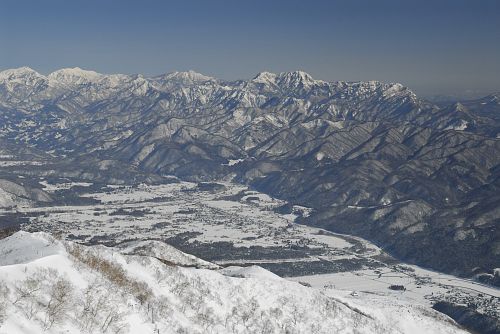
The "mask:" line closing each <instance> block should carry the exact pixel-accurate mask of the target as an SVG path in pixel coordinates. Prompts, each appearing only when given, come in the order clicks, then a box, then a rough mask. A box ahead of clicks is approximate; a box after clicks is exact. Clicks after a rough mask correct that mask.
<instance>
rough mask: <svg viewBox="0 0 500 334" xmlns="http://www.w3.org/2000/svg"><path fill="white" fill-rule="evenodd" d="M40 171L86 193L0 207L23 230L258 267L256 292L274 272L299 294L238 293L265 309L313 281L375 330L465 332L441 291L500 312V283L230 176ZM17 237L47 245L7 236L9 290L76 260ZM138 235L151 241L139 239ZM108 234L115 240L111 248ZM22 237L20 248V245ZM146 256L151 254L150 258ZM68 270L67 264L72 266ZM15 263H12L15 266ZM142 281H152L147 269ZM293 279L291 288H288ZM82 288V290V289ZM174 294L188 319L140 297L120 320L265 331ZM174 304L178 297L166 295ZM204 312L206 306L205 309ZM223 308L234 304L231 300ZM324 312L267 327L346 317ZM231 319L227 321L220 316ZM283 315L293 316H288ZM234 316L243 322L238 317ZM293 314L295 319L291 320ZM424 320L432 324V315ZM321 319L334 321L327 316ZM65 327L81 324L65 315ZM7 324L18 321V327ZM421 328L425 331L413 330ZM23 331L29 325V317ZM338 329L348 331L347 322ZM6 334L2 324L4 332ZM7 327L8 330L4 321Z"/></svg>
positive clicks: (208, 265) (229, 269)
mask: <svg viewBox="0 0 500 334" xmlns="http://www.w3.org/2000/svg"><path fill="white" fill-rule="evenodd" d="M39 182H40V185H41V186H42V187H43V190H44V191H46V192H47V193H48V194H51V195H57V194H58V193H59V192H62V193H64V194H70V193H71V194H72V195H71V196H76V197H79V198H81V199H82V201H83V200H86V201H88V203H86V204H82V205H67V204H66V205H60V204H58V203H53V205H51V206H18V207H16V208H15V209H4V210H3V211H1V212H0V215H6V216H8V215H14V214H15V215H16V216H18V217H22V218H23V219H24V220H23V221H24V223H22V225H21V227H22V229H23V230H25V231H29V232H34V233H36V232H37V231H42V232H50V233H52V234H53V235H56V236H57V237H58V238H60V239H62V240H72V241H71V242H77V243H78V244H83V245H87V247H91V248H89V249H92V252H94V251H96V252H101V251H102V252H104V253H103V254H108V257H106V258H108V259H109V258H110V259H114V258H115V256H118V257H120V258H121V257H122V256H123V255H111V257H109V254H118V253H119V254H129V255H130V256H132V257H133V258H134V259H136V257H137V256H138V255H140V256H152V257H154V258H156V259H163V263H167V264H168V265H172V264H175V267H176V268H177V269H176V270H179V271H180V272H184V271H186V272H188V273H190V275H191V274H193V275H195V276H196V277H199V278H197V279H200V280H205V279H210V280H213V279H215V280H217V279H218V278H217V277H222V278H220V279H221V280H232V279H229V278H227V276H237V277H240V276H250V277H252V278H251V279H253V280H257V281H258V282H257V283H255V284H261V285H262V287H261V288H255V287H253V286H252V287H251V288H250V286H246V285H245V286H246V287H247V288H248V289H249V290H251V291H252V293H253V292H255V293H257V292H258V293H261V294H262V295H263V296H270V295H272V296H275V295H276V293H274V292H270V291H269V290H266V289H267V288H268V287H269V284H268V283H267V280H268V279H270V278H272V281H273V282H274V284H276V285H277V287H276V289H277V290H280V291H282V290H283V291H284V290H286V291H287V292H290V293H291V295H288V296H286V298H285V299H283V300H280V301H277V300H274V301H270V300H268V299H267V298H264V297H262V296H261V297H255V296H254V295H251V296H249V295H248V293H250V292H249V291H243V292H242V293H244V294H246V295H245V296H244V297H241V298H242V299H241V300H244V301H245V302H243V301H241V302H242V303H243V304H245V303H246V302H248V301H250V300H251V299H252V297H255V298H257V300H258V305H259V306H258V310H259V311H258V312H262V311H263V310H265V307H264V306H263V305H267V306H268V307H269V309H267V311H268V312H271V311H270V309H271V308H273V307H278V308H280V309H281V312H285V313H286V311H285V309H286V307H283V306H282V305H281V303H282V302H283V301H284V300H288V299H290V298H291V299H293V300H294V298H296V299H300V300H301V301H304V300H307V298H303V297H301V294H302V291H306V295H309V294H310V293H312V294H313V295H315V296H322V297H321V298H332V300H334V301H336V302H339V303H345V304H347V305H349V306H350V307H352V308H354V309H356V310H360V311H361V312H362V313H363V314H365V315H366V314H367V315H369V318H370V319H372V320H373V321H375V323H377V324H376V325H373V326H375V327H370V326H372V325H367V326H368V327H366V328H365V327H362V326H361V327H359V332H367V333H377V332H384V333H386V332H387V333H389V332H390V331H391V330H392V331H394V332H401V333H427V332H429V333H445V332H446V331H444V330H448V331H449V332H451V333H453V332H455V331H458V329H457V328H456V327H455V325H452V323H449V322H447V321H450V320H447V321H444V320H443V319H447V318H446V317H444V316H443V315H440V316H438V315H437V313H436V312H435V311H434V310H432V308H431V307H432V305H433V304H434V303H435V302H437V301H452V302H455V303H459V304H464V305H467V304H468V303H471V302H474V303H475V304H476V306H477V309H478V311H480V312H483V313H486V314H489V315H491V316H493V317H498V315H499V314H500V308H499V305H500V303H499V301H500V290H498V289H496V288H494V287H491V286H487V285H483V284H480V283H478V282H476V281H473V280H468V279H461V278H458V277H455V276H451V275H445V274H441V273H437V272H433V271H428V270H425V269H422V268H420V267H417V266H413V265H409V264H405V263H401V262H400V261H397V260H395V259H393V258H392V257H390V256H389V255H388V254H386V253H385V252H383V251H382V250H381V249H380V248H379V247H377V246H375V245H373V244H371V243H369V242H368V241H366V240H363V239H361V238H357V237H352V236H347V235H340V234H334V233H331V232H328V231H325V230H322V229H318V228H314V227H310V226H304V225H300V224H297V223H295V220H296V218H297V217H299V216H304V215H309V214H310V213H311V210H310V209H308V208H305V207H300V206H292V205H289V204H288V203H286V202H285V201H282V200H278V199H275V198H272V197H270V196H268V195H265V194H262V193H259V192H257V191H254V190H251V189H249V188H248V187H247V186H243V185H239V184H236V183H232V182H229V181H227V182H217V183H215V182H213V183H192V182H183V181H179V180H177V179H175V178H172V179H171V182H170V183H166V184H157V185H146V184H138V185H136V186H124V185H107V184H92V183H81V182H69V180H58V181H56V180H47V179H40V181H39ZM26 220H27V222H26ZM13 237H14V238H20V239H22V240H24V239H25V238H28V239H29V240H32V239H33V238H35V239H36V240H38V239H40V240H42V241H41V244H37V242H34V241H33V240H35V239H33V240H32V241H30V242H28V244H29V245H30V246H28V249H30V250H31V253H30V252H28V253H27V254H26V250H24V251H21V250H23V249H24V248H23V247H25V246H22V242H24V241H20V245H21V246H15V245H14V244H15V242H12V241H11V242H10V243H9V244H8V245H7V246H4V247H3V248H1V247H0V254H1V258H2V259H3V260H0V264H1V265H2V266H3V267H2V270H3V271H2V274H1V276H0V277H4V274H5V277H6V280H7V281H9V282H10V283H8V285H9V284H10V287H9V291H11V290H12V291H15V290H16V288H15V286H13V284H14V285H15V282H14V281H13V280H14V279H15V280H18V279H21V280H22V279H26V277H28V276H29V275H30V273H33V272H35V271H36V270H35V269H34V268H31V267H32V266H33V267H44V266H45V264H47V267H51V266H53V265H55V264H54V263H52V262H51V261H56V263H59V262H60V263H66V264H68V266H70V267H71V266H74V265H75V259H74V258H73V257H72V255H71V253H68V252H67V245H68V243H67V242H63V243H62V244H61V243H60V242H59V241H51V242H52V244H57V245H58V246H57V247H56V246H54V247H55V248H54V247H53V246H50V245H49V246H47V245H48V244H51V242H48V241H43V240H46V239H47V238H48V239H50V237H48V236H46V235H44V234H34V235H31V234H27V233H24V232H23V233H21V234H19V235H17V234H15V235H14V236H13ZM37 238H38V239H37ZM4 240H7V239H4ZM51 240H52V239H51ZM1 242H3V241H0V243H1ZM141 243H145V244H143V245H140V244H141ZM70 244H71V243H70ZM167 244H168V245H167ZM43 245H45V246H43ZM61 245H63V246H61ZM64 245H66V246H64ZM102 245H106V246H108V247H112V248H104V247H103V246H102ZM169 245H170V246H169ZM172 246H173V247H172ZM16 247H17V252H18V253H16ZM174 247H175V248H174ZM176 248H177V249H180V250H182V251H184V252H186V253H189V254H193V255H195V256H196V257H193V256H192V255H191V256H187V255H182V256H180V255H179V254H183V253H181V252H180V251H177V250H176ZM85 249H86V248H85ZM94 249H95V250H94ZM113 252H114V253H113ZM16 254H22V255H16ZM134 254H135V255H134ZM58 256H59V257H61V256H62V257H63V258H64V259H63V260H61V261H58V260H56V259H57V257H58ZM103 256H104V255H103ZM134 256H135V257H134ZM198 258H202V259H203V260H199V259H198ZM129 261H131V260H123V259H122V260H120V261H119V263H120V264H122V265H124V264H125V263H128V262H129ZM141 261H146V260H144V259H142V260H141ZM151 261H153V262H154V263H155V264H154V266H153V267H154V268H156V267H157V266H159V265H160V264H159V263H157V262H155V260H151V259H149V260H147V261H146V262H147V264H144V263H142V265H145V266H146V267H147V266H149V265H150V264H151V263H153V262H151ZM205 261H208V262H205ZM76 262H78V261H76ZM39 263H42V264H43V265H40V264H39ZM16 266H17V267H16ZM16 268H17V269H16ZM19 268H26V269H19ZM166 268H168V270H173V269H172V267H168V266H167V267H166ZM196 268H199V269H196ZM203 268H204V269H203ZM262 268H264V269H262ZM23 270H24V274H23V275H21V273H20V272H22V271H23ZM61 270H63V271H66V272H68V271H70V269H68V268H65V269H61ZM127 270H128V269H127ZM148 270H149V271H152V270H153V269H151V268H148V269H141V270H138V272H141V273H142V272H147V271H148ZM154 270H156V269H154ZM267 270H269V271H267ZM10 272H12V274H9V273H10ZM271 272H272V273H271ZM16 273H17V274H16ZM273 273H274V274H273ZM94 274H95V273H94ZM75 275H76V276H75ZM79 275H82V273H74V277H80V276H79ZM133 275H137V272H136V273H131V274H130V276H131V277H135V276H133ZM141 275H142V274H141ZM200 275H201V276H200ZM203 275H209V276H206V277H205V276H203ZM212 275H215V277H216V278H213V276H212ZM221 275H222V276H221ZM279 276H281V277H284V279H281V278H279ZM8 277H11V278H8ZM72 277H73V276H72ZM78 279H80V280H81V281H76V283H78V282H80V283H78V284H77V285H78V286H79V287H80V288H81V286H87V285H88V284H89V283H88V282H89V279H88V277H87V278H78ZM92 279H94V277H93V278H92ZM190 279H191V278H190ZM145 280H146V281H147V282H150V281H151V280H150V278H147V279H145ZM188 281H189V280H188ZM235 281H238V279H235ZM83 282H85V283H83ZM276 282H279V283H276ZM73 283H75V282H73ZM82 284H83V285H82ZM155 284H156V283H155ZM289 284H292V286H293V287H294V288H292V289H290V288H288V285H289ZM238 286H240V285H238ZM285 286H286V287H285ZM240 287H241V286H240ZM394 287H402V289H401V290H400V289H398V288H396V289H394ZM150 288H151V290H152V291H154V292H155V296H156V295H157V294H159V295H161V294H162V293H163V292H161V291H163V290H162V289H161V288H160V287H158V286H156V285H154V286H153V287H150ZM82 289H83V288H82ZM206 289H207V291H211V292H210V293H208V292H207V295H206V296H205V295H204V296H203V297H201V296H198V297H197V298H208V299H207V300H204V302H206V303H207V305H209V306H211V307H212V308H215V309H217V310H219V309H218V307H215V306H214V304H213V303H214V300H219V301H221V300H222V303H223V304H224V305H225V306H224V307H226V308H227V307H229V306H227V305H233V307H238V305H237V304H234V303H233V301H234V299H232V298H233V297H234V296H233V295H231V296H233V297H228V298H229V299H228V300H224V298H225V297H221V296H218V297H217V298H218V299H217V298H216V297H214V296H212V295H211V293H214V291H219V290H220V287H215V286H212V285H211V286H209V287H206ZM212 289H213V291H212ZM235 289H236V288H235ZM259 289H263V290H259ZM12 291H11V292H12ZM82 291H84V290H82ZM82 291H80V292H81V293H83V292H82ZM238 291H239V288H238ZM297 291H300V292H297ZM292 292H293V293H292ZM233 294H234V293H233ZM292 295H293V296H292ZM10 298H12V297H10ZM40 298H41V297H40ZM44 298H45V297H44ZM211 298H215V299H214V300H212V299H211ZM234 298H235V297H234ZM259 298H261V299H259ZM311 298H313V297H311ZM314 298H316V297H314ZM318 298H319V297H318ZM9 300H11V299H8V301H9ZM236 300H237V299H236ZM310 301H311V299H309V302H308V303H309V304H310ZM297 302H298V301H297ZM117 303H120V304H121V303H123V304H124V305H128V306H130V305H129V304H130V300H128V301H127V298H125V299H122V300H121V301H117ZM177 303H178V304H177V306H178V307H180V309H178V310H177V311H178V312H179V317H181V318H182V319H183V320H179V319H181V318H178V319H177V318H176V319H177V320H172V317H169V319H171V321H174V322H175V321H179V322H178V323H173V322H162V321H160V320H158V319H156V320H155V321H154V323H151V322H150V321H149V322H148V320H147V319H148V318H147V316H148V315H147V312H145V313H144V310H143V309H142V308H141V307H139V306H137V305H136V306H134V307H132V308H130V309H129V308H126V309H125V310H124V311H123V312H125V314H129V315H128V316H127V317H131V318H127V319H126V320H124V323H129V324H130V323H131V324H133V326H139V327H137V329H135V328H136V327H132V329H134V330H132V331H131V333H134V332H137V331H138V330H139V328H144V329H141V332H143V330H144V332H148V331H150V332H152V333H154V330H155V329H160V327H161V330H160V333H163V332H165V333H168V332H169V331H170V332H175V330H177V329H180V328H183V326H185V327H186V326H187V327H186V328H196V330H197V331H198V332H208V333H210V332H212V333H222V332H248V333H255V332H265V330H264V329H262V328H260V327H259V328H257V327H248V326H247V325H242V326H240V325H241V324H240V325H231V326H232V327H230V328H228V327H225V326H228V325H227V322H226V319H227V317H230V316H229V315H228V313H224V312H222V313H218V312H216V314H212V312H214V310H210V308H209V309H208V311H207V312H210V313H211V315H210V316H213V317H214V319H216V320H214V319H212V320H210V321H214V322H215V323H216V325H213V324H211V325H207V324H205V325H202V324H196V321H198V320H196V321H195V320H193V319H195V318H194V317H196V319H199V317H202V318H203V317H205V315H200V314H197V313H196V312H194V311H192V312H194V313H191V318H189V319H187V320H186V314H185V312H186V311H185V310H186V309H187V306H185V305H184V306H182V305H181V304H182V303H183V301H178V302H177ZM7 304H8V303H7ZM245 305H246V304H245ZM128 306H127V307H128ZM267 306H266V307H267ZM169 307H174V306H173V305H170V306H169ZM293 307H295V306H293ZM304 307H305V306H304ZM321 307H323V306H321ZM262 308H264V309H262ZM9 309H11V311H12V312H14V313H12V314H16V315H15V316H16V317H20V316H22V314H20V313H19V312H20V309H19V307H16V306H15V305H14V304H12V308H11V307H9ZM179 310H180V311H179ZM182 310H184V311H182ZM205 311H206V310H203V312H205ZM127 312H128V313H127ZM141 312H142V313H141ZM169 312H170V311H169ZM172 312H173V311H172ZM227 312H229V313H230V312H232V311H230V310H229V309H228V310H227ZM249 312H250V311H249ZM254 312H257V311H255V310H253V311H251V312H250V313H252V314H254ZM290 312H291V311H290ZM304 312H305V311H304ZM317 312H318V310H311V315H308V316H307V317H305V318H304V319H303V320H300V321H297V319H295V320H293V319H292V318H286V317H287V316H285V315H283V317H284V318H283V319H284V320H283V321H282V322H279V321H278V322H275V321H273V322H272V326H275V327H272V328H271V329H268V330H269V333H275V332H286V330H287V328H288V330H289V331H288V332H290V333H314V331H315V330H316V332H318V333H331V330H330V331H329V329H331V328H341V327H342V325H338V324H335V322H332V323H328V324H326V323H324V322H323V321H319V320H318V319H316V318H314V317H315V315H313V314H312V313H314V314H316V315H317V314H318V313H317ZM306 313H307V312H306ZM40 314H43V310H42V311H40ZM130 314H133V315H130ZM180 314H182V316H181V315H180ZM255 314H256V313H255ZM255 314H254V315H255ZM269 314H270V313H268V315H269ZM74 316H75V315H74V314H73V315H69V317H70V318H71V317H74ZM260 316H261V315H259V317H260ZM40 317H41V315H40V316H39V319H38V320H37V321H38V322H37V321H35V320H34V321H33V322H29V323H30V325H29V326H33V327H30V328H32V329H30V330H32V332H35V333H36V330H38V329H39V327H37V326H44V324H43V320H42V319H41V318H40ZM273 317H274V315H273ZM308 317H310V318H308ZM435 317H437V318H435ZM223 318H224V321H222V320H221V319H223ZM285 318H286V319H292V320H285ZM362 318H363V317H362ZM6 319H7V320H8V321H7V322H6V325H5V326H13V324H12V323H13V322H18V320H13V319H14V318H12V317H9V316H7V318H6ZM9 319H11V322H9ZM68 319H69V318H68ZM217 319H218V320H217ZM262 319H264V318H262ZM422 319H424V320H425V321H424V320H422ZM153 320H154V319H153ZM264 320H265V319H264ZM264 320H259V321H258V322H259V324H260V325H262V324H263V321H264ZM169 321H170V320H169ZM186 321H188V322H186ZM189 321H191V322H189ZM207 321H208V320H207ZM231 321H234V322H236V320H234V319H233V320H231ZM287 321H289V323H288V325H287V324H286V323H287ZM356 321H357V320H356ZM422 321H423V322H422ZM223 322H224V323H225V324H224V325H223V324H222V323H223ZM369 322H370V321H369ZM421 322H422V323H421ZM9 323H10V325H9ZM68 323H71V321H69V322H68ZM425 323H427V324H428V325H424V324H425ZM438 323H439V324H438ZM290 324H293V325H290ZM367 324H368V323H367ZM444 324H447V325H448V326H450V327H449V328H448V327H447V329H442V327H441V326H444ZM260 325H259V326H260ZM323 325H325V326H326V327H321V326H323ZM64 326H73V325H68V324H67V323H66V325H64ZM140 326H145V327H140ZM162 326H163V327H162ZM192 326H194V327H192ZM203 326H209V327H203ZM214 326H215V327H214ZM234 326H236V327H234ZM238 326H240V327H238ZM252 326H254V325H252ZM255 326H257V325H255ZM276 326H278V327H276ZM279 326H281V327H279ZM283 326H285V327H283ZM286 326H288V327H286ZM315 326H316V327H315ZM318 326H319V327H318ZM335 326H340V327H335ZM349 326H350V325H349ZM377 326H378V327H377ZM380 326H381V327H380ZM412 326H413V327H412ZM415 326H417V327H415ZM418 326H420V327H418ZM425 326H427V327H425ZM6 328H9V330H13V329H11V328H12V327H6ZM54 328H59V327H57V326H56V327H54ZM61 328H62V327H61ZM146 328H147V329H146ZM346 328H349V329H348V330H347V329H346V332H347V333H348V332H355V330H354V329H355V328H356V330H357V329H358V327H346ZM417 328H419V329H420V331H417ZM438 329H439V330H438ZM25 330H28V327H26V329H25ZM58 330H59V329H58ZM72 330H76V329H75V328H73V329H72ZM78 330H81V329H78ZM21 332H22V331H21ZM190 332H193V331H190ZM194 332H196V331H194ZM339 332H341V331H340V329H339ZM0 333H2V334H3V332H1V331H0ZM7 333H11V332H10V331H7ZM14 333H15V332H14Z"/></svg>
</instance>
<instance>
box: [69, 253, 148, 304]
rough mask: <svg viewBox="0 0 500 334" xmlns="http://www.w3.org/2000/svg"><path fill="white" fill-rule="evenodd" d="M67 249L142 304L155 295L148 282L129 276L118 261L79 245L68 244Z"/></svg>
mask: <svg viewBox="0 0 500 334" xmlns="http://www.w3.org/2000/svg"><path fill="white" fill-rule="evenodd" d="M67 249H68V252H69V253H70V254H71V255H72V256H73V257H74V258H75V259H77V260H78V261H79V262H81V263H83V264H85V265H86V266H87V267H89V268H90V269H91V270H94V271H97V272H99V273H100V274H101V275H103V276H104V278H106V279H107V280H109V281H110V282H112V283H114V284H116V285H117V286H119V287H121V288H123V289H124V290H125V291H127V292H129V293H131V294H132V295H133V296H134V297H135V298H137V300H138V301H139V302H140V303H141V304H144V303H145V302H147V301H149V300H150V299H151V297H152V296H153V293H152V291H151V289H150V288H149V287H148V286H147V284H146V283H144V282H139V281H136V280H133V279H131V278H129V277H128V276H127V274H126V272H125V270H124V269H123V268H122V266H120V265H119V264H118V263H113V262H111V261H108V260H106V259H104V258H103V257H102V256H100V255H99V254H95V253H92V252H89V251H85V250H84V249H83V248H82V247H81V246H79V245H72V246H68V247H67Z"/></svg>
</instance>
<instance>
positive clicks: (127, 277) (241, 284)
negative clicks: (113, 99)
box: [0, 232, 463, 334]
mask: <svg viewBox="0 0 500 334" xmlns="http://www.w3.org/2000/svg"><path fill="white" fill-rule="evenodd" d="M138 247H139V246H138ZM147 248H148V247H145V246H144V245H141V246H140V249H141V250H142V251H141V253H142V252H143V251H145V250H146V249H147ZM133 249H134V246H130V247H128V248H127V253H129V252H131V251H133ZM164 250H165V251H168V250H170V251H172V253H173V256H172V257H169V255H168V253H163V255H162V256H163V257H164V259H165V260H167V261H169V262H171V263H169V264H165V263H163V262H161V261H159V260H158V259H156V258H155V257H156V256H158V254H155V257H148V256H144V254H142V255H123V254H122V253H120V252H118V251H116V250H114V249H110V248H105V247H83V246H79V245H76V244H73V243H69V242H61V241H58V240H56V239H54V238H53V237H51V236H49V235H47V234H44V233H34V234H30V233H27V232H18V233H16V234H14V235H12V236H10V237H8V238H6V239H3V240H0V259H1V260H2V262H1V263H0V265H1V266H0V323H1V324H0V333H9V334H17V333H84V332H85V333H87V332H92V333H101V332H106V333H417V332H418V333H440V334H441V333H463V331H462V330H461V329H459V328H458V327H457V326H456V325H455V324H454V323H452V322H451V321H449V320H448V319H447V318H446V317H444V316H442V315H440V314H438V313H436V312H434V311H430V310H423V309H419V308H417V307H413V306H411V305H406V304H402V303H399V304H398V303H397V302H394V301H393V302H392V304H391V305H385V304H383V303H375V304H374V303H373V302H371V303H370V304H367V305H366V307H363V309H362V310H361V307H354V306H352V305H350V302H349V301H348V300H345V299H343V298H336V297H335V296H326V295H324V294H323V293H322V292H321V291H320V290H316V289H313V288H308V287H305V286H302V285H301V284H298V283H295V282H291V281H287V280H284V279H281V278H279V277H277V276H275V275H273V274H271V273H269V272H267V271H265V270H263V269H261V268H258V267H252V268H245V269H242V268H239V269H238V268H234V267H233V268H228V269H225V270H221V271H215V270H208V269H195V268H186V267H182V266H181V265H176V264H175V261H176V259H177V258H179V255H180V252H178V251H176V250H173V249H171V248H169V247H166V248H164ZM180 258H182V256H180ZM183 261H184V260H181V262H183ZM230 276H233V277H230ZM357 303H358V305H359V304H360V303H362V301H359V300H358V301H357ZM396 309H397V310H398V312H394V311H395V310H396Z"/></svg>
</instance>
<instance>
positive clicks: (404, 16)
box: [0, 0, 500, 94]
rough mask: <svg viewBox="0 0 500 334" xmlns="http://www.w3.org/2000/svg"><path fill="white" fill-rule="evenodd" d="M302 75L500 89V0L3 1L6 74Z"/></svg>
mask: <svg viewBox="0 0 500 334" xmlns="http://www.w3.org/2000/svg"><path fill="white" fill-rule="evenodd" d="M24 65H26V66H30V67H32V68H34V69H36V70H38V71H40V72H42V73H45V74H47V73H49V72H51V71H53V70H55V69H58V68H62V67H73V66H80V67H82V68H86V69H94V70H97V71H100V72H104V73H115V72H121V73H144V74H146V75H151V74H160V73H164V72H170V71H174V70H187V69H194V70H196V71H199V72H202V73H204V74H208V75H213V76H216V77H219V78H224V79H236V78H250V77H253V76H254V75H255V74H256V73H257V72H260V71H263V70H268V71H274V72H279V71H288V70H295V69H302V70H305V71H307V72H309V73H310V74H311V75H312V76H314V77H316V78H319V79H324V80H328V81H334V80H371V79H374V80H381V81H397V82H401V83H403V84H405V85H408V86H410V87H411V88H412V89H414V90H415V91H416V92H417V93H421V94H431V93H462V92H464V91H466V90H477V91H480V92H481V93H483V92H484V93H488V92H490V91H500V1H496V0H492V1H489V0H470V1H462V0H446V1H444V0H443V1H439V0H433V1H422V0H421V1H410V0H408V1H405V0H400V1H377V0H366V1H357V0H344V1H334V0H329V1H328V0H325V1H321V0H317V1H314V0H301V1H295V0H282V1H279V0H276V1H272V0H265V1H261V0H247V1H238V0H226V1H223V0H200V1H194V0H182V1H166V0H165V1H160V0H157V1H154V0H137V1H128V0H120V1H118V0H116V1H111V0H109V1H107V0H82V1H76V0H58V1H55V0H54V1H53V0H44V1H41V0H33V1H27V0H14V1H11V0H0V69H6V68H12V67H19V66H24Z"/></svg>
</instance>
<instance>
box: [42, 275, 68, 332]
mask: <svg viewBox="0 0 500 334" xmlns="http://www.w3.org/2000/svg"><path fill="white" fill-rule="evenodd" d="M72 291H73V285H72V284H71V282H70V281H68V280H67V279H66V278H63V277H58V278H57V279H56V280H55V281H54V282H53V283H52V284H51V287H50V288H49V301H48V303H47V305H46V307H45V320H44V327H45V329H49V328H51V327H52V326H53V325H54V323H56V322H59V321H61V320H63V319H64V317H65V316H66V315H67V312H68V311H69V309H70V306H71V305H72V302H73V293H72Z"/></svg>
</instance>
